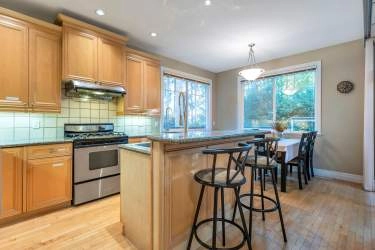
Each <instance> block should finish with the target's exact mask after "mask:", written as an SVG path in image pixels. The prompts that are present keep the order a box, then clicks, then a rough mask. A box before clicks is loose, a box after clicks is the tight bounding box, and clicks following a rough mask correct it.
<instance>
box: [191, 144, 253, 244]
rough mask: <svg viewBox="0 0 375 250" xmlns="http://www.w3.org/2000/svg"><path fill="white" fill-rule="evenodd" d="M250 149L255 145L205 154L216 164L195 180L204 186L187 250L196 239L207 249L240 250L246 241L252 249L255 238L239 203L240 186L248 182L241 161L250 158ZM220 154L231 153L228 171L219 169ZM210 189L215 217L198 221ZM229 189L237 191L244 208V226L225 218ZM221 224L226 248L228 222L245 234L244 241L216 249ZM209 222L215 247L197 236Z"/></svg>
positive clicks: (241, 212)
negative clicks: (248, 227) (218, 224)
mask: <svg viewBox="0 0 375 250" xmlns="http://www.w3.org/2000/svg"><path fill="white" fill-rule="evenodd" d="M250 149H251V145H247V144H239V146H238V147H234V148H220V149H219V148H218V149H205V150H203V151H202V153H203V154H208V155H212V156H213V163H212V168H210V169H204V170H200V171H198V172H197V173H196V174H195V175H194V180H195V181H197V182H198V183H200V184H201V185H202V187H201V191H200V195H199V200H198V205H197V208H196V210H195V216H194V222H193V226H192V229H191V234H190V238H189V242H188V246H187V249H190V248H191V243H192V240H193V237H194V236H195V238H196V240H197V241H198V243H199V244H200V245H201V246H203V247H205V248H207V249H228V250H236V249H240V248H241V247H243V246H244V244H245V242H246V243H247V247H248V249H251V239H250V235H249V233H248V231H247V228H246V222H245V217H244V214H243V211H242V208H241V206H240V204H239V202H240V198H239V192H238V191H239V187H240V186H242V185H243V184H245V183H246V178H245V176H244V164H245V161H241V159H247V157H248V155H249V151H250ZM218 154H228V164H227V167H226V168H217V167H216V159H217V155H218ZM233 163H234V168H232V165H233ZM206 186H210V187H213V188H214V209H213V217H212V218H208V219H205V220H202V221H200V222H197V220H198V216H199V211H200V208H201V204H202V199H203V195H204V191H205V188H206ZM228 188H229V189H233V191H234V193H235V197H236V201H237V205H238V206H239V208H240V209H239V211H240V215H241V221H242V226H241V225H239V224H237V223H235V222H234V221H231V220H228V219H225V210H224V189H228ZM219 190H220V191H221V218H218V216H217V207H218V193H219ZM218 221H219V222H220V221H221V223H222V245H223V246H225V245H226V242H225V224H226V223H227V224H229V225H231V226H234V227H235V228H237V229H238V230H239V231H240V232H241V233H242V234H243V239H242V241H241V243H239V244H238V245H236V246H233V247H230V248H217V247H216V245H217V244H216V226H217V222H218ZM206 223H212V224H213V228H212V245H208V244H207V243H205V242H203V241H202V240H201V239H200V238H199V236H198V234H197V230H198V228H199V227H200V226H202V225H204V224H206Z"/></svg>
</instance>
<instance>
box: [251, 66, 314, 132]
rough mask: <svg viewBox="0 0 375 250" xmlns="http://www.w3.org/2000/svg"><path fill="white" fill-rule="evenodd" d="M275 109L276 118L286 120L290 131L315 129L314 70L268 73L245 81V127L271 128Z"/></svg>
mask: <svg viewBox="0 0 375 250" xmlns="http://www.w3.org/2000/svg"><path fill="white" fill-rule="evenodd" d="M274 95H275V96H274ZM274 100H275V101H276V103H275V110H274V105H273V104H274V103H273V102H274ZM274 112H276V114H275V120H276V121H286V122H287V123H288V128H289V129H290V130H291V131H312V130H314V129H315V119H314V117H315V71H314V70H309V71H303V72H296V73H290V74H285V75H280V76H274V77H267V78H262V79H259V80H257V81H253V82H249V83H246V85H245V86H244V126H245V128H271V127H272V123H273V122H274V115H273V114H274Z"/></svg>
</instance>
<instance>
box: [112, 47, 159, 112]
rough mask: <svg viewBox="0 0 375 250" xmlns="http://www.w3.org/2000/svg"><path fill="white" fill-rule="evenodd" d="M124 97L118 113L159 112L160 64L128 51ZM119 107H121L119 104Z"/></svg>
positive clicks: (143, 55) (156, 60)
mask: <svg viewBox="0 0 375 250" xmlns="http://www.w3.org/2000/svg"><path fill="white" fill-rule="evenodd" d="M126 77H127V78H126V85H125V87H126V90H127V92H126V96H125V98H124V99H125V104H124V110H121V107H119V113H120V114H123V113H139V112H148V111H152V113H153V114H155V113H159V112H160V105H161V104H160V96H161V79H160V62H159V60H158V59H157V58H155V57H153V56H151V55H148V54H146V53H144V52H141V51H136V50H133V49H128V52H127V57H126ZM119 105H122V103H121V104H119Z"/></svg>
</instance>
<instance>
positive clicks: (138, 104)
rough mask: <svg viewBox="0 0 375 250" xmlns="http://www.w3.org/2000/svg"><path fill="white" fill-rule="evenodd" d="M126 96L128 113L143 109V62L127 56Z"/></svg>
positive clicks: (132, 56)
mask: <svg viewBox="0 0 375 250" xmlns="http://www.w3.org/2000/svg"><path fill="white" fill-rule="evenodd" d="M126 75H127V80H126V91H127V93H126V96H125V97H124V98H125V106H126V110H128V111H135V110H142V109H143V60H142V59H141V58H139V57H137V56H134V55H128V56H127V60H126Z"/></svg>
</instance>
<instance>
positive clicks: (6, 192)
mask: <svg viewBox="0 0 375 250" xmlns="http://www.w3.org/2000/svg"><path fill="white" fill-rule="evenodd" d="M22 182H23V148H22V147H19V148H6V149H1V150H0V199H1V200H0V219H3V218H7V217H10V216H15V215H18V214H21V213H22V187H23V186H22Z"/></svg>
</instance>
